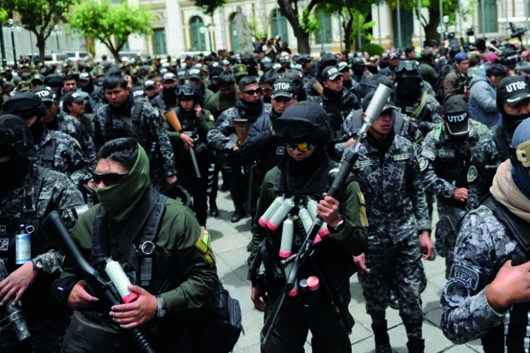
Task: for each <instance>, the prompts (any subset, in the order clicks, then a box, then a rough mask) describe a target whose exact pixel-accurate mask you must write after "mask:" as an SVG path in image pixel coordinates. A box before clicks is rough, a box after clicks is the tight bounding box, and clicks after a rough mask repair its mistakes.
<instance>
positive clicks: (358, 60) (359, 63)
mask: <svg viewBox="0 0 530 353" xmlns="http://www.w3.org/2000/svg"><path fill="white" fill-rule="evenodd" d="M351 66H352V67H353V68H354V69H355V68H357V67H358V68H361V67H364V66H366V61H364V58H363V57H362V56H354V57H353V58H352V59H351Z"/></svg>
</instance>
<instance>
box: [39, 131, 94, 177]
mask: <svg viewBox="0 0 530 353" xmlns="http://www.w3.org/2000/svg"><path fill="white" fill-rule="evenodd" d="M35 150H36V152H35V159H36V163H37V164H38V165H40V166H42V167H45V168H49V169H52V170H55V171H57V172H60V173H63V174H66V175H68V176H69V177H70V178H72V180H73V181H74V182H75V183H76V185H81V184H83V183H84V182H85V181H87V180H90V179H91V177H92V175H91V173H90V163H89V160H88V159H87V157H86V155H85V153H83V151H82V149H81V145H80V144H79V142H77V141H76V140H75V139H74V138H73V137H71V136H69V135H67V134H65V133H63V132H60V131H55V130H46V131H45V133H44V135H43V136H42V138H41V139H40V141H38V142H37V143H36V144H35Z"/></svg>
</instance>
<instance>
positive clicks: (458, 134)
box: [418, 96, 500, 278]
mask: <svg viewBox="0 0 530 353" xmlns="http://www.w3.org/2000/svg"><path fill="white" fill-rule="evenodd" d="M419 155H420V157H419V160H418V163H419V166H420V171H421V173H422V178H423V185H424V186H425V188H426V189H427V190H429V191H431V192H432V193H433V194H435V195H436V198H437V200H438V202H437V205H438V218H439V221H438V223H437V224H436V233H435V236H436V243H435V245H436V251H437V253H438V254H439V255H441V256H443V257H445V264H446V272H445V276H446V278H448V277H449V271H450V270H451V266H452V264H453V251H454V246H455V242H456V235H457V229H458V224H459V222H460V220H461V219H462V217H463V216H464V215H465V213H466V211H467V210H471V209H473V208H475V207H477V206H478V204H479V201H480V200H481V199H482V198H483V197H484V196H485V195H487V194H488V190H489V187H490V185H491V182H492V180H493V172H492V171H494V168H495V166H496V165H497V164H498V163H500V154H499V152H498V150H497V146H496V145H495V142H494V141H493V133H492V132H491V131H490V130H489V129H488V127H487V126H485V125H483V124H481V123H479V122H478V121H475V120H472V119H471V118H470V116H469V111H468V105H467V103H466V102H465V101H464V100H463V99H462V97H460V96H452V97H450V98H449V99H448V100H447V101H446V102H445V104H444V117H443V125H440V126H436V127H435V128H434V130H433V131H431V132H430V133H429V134H428V135H427V137H426V138H425V140H424V141H423V144H422V147H421V152H420V153H419ZM488 168H489V169H488Z"/></svg>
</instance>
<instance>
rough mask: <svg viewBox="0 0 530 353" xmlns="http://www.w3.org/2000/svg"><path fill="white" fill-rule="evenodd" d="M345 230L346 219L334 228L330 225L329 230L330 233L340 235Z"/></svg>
mask: <svg viewBox="0 0 530 353" xmlns="http://www.w3.org/2000/svg"><path fill="white" fill-rule="evenodd" d="M343 229H344V219H342V218H341V220H340V222H339V223H337V225H336V226H335V227H332V226H330V225H329V224H328V230H329V232H330V233H338V232H342V230H343Z"/></svg>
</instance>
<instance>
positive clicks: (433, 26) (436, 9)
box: [388, 0, 458, 42]
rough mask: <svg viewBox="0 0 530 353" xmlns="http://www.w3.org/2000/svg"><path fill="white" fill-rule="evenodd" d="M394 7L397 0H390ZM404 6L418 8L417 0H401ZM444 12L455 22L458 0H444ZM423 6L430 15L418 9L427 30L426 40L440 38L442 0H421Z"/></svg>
mask: <svg viewBox="0 0 530 353" xmlns="http://www.w3.org/2000/svg"><path fill="white" fill-rule="evenodd" d="M388 3H389V5H390V7H391V8H392V9H395V8H396V0H389V1H388ZM400 4H401V6H402V7H403V8H406V9H408V10H412V9H416V10H417V9H418V1H417V0H400ZM442 6H443V13H444V15H447V16H449V21H450V22H452V23H454V21H455V17H456V10H457V8H458V0H442ZM421 8H423V9H427V10H428V14H429V15H428V16H427V17H426V16H424V15H423V14H422V13H421V11H416V14H417V17H418V20H419V21H420V23H421V25H422V27H423V29H424V31H425V41H426V42H430V41H432V40H433V39H438V38H439V34H438V26H439V25H440V0H421Z"/></svg>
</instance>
